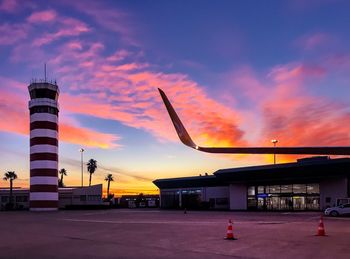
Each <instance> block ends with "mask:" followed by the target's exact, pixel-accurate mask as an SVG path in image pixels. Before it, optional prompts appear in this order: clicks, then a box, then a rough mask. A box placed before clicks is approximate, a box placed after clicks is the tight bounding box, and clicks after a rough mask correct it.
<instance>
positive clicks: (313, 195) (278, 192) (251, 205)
mask: <svg viewBox="0 0 350 259" xmlns="http://www.w3.org/2000/svg"><path fill="white" fill-rule="evenodd" d="M247 206H248V209H250V210H287V211H291V210H319V209H320V191H319V184H317V183H308V184H281V185H258V186H249V187H248V189H247Z"/></svg>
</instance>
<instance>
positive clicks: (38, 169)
mask: <svg viewBox="0 0 350 259" xmlns="http://www.w3.org/2000/svg"><path fill="white" fill-rule="evenodd" d="M28 90H29V94H30V98H31V100H30V101H29V110H30V198H29V199H30V210H32V211H50V210H57V209H58V187H57V185H58V111H59V107H58V95H59V88H58V86H57V84H56V83H53V82H47V81H46V79H45V80H43V81H41V82H36V81H34V82H31V84H30V85H29V86H28Z"/></svg>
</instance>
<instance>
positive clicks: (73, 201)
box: [0, 184, 103, 210]
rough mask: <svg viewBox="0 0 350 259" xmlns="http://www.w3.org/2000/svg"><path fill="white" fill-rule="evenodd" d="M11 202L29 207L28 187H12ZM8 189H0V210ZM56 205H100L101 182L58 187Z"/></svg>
mask: <svg viewBox="0 0 350 259" xmlns="http://www.w3.org/2000/svg"><path fill="white" fill-rule="evenodd" d="M12 195H13V203H14V208H15V209H29V189H22V188H14V189H13V194H12ZM9 198H10V189H7V188H6V189H0V210H4V209H5V207H6V204H7V203H8V202H9ZM58 199H59V200H58V206H59V208H60V209H65V208H69V207H84V206H90V207H91V206H101V205H102V204H103V202H102V184H97V185H92V186H87V187H64V188H58Z"/></svg>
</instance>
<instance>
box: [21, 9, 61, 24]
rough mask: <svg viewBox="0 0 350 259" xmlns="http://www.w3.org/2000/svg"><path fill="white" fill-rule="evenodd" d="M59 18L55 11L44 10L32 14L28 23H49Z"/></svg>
mask: <svg viewBox="0 0 350 259" xmlns="http://www.w3.org/2000/svg"><path fill="white" fill-rule="evenodd" d="M56 18H57V13H56V11H54V10H44V11H38V12H34V13H32V14H31V15H30V16H29V17H28V18H27V21H28V22H30V23H47V22H52V21H55V20H56Z"/></svg>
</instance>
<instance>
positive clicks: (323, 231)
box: [316, 215, 326, 236]
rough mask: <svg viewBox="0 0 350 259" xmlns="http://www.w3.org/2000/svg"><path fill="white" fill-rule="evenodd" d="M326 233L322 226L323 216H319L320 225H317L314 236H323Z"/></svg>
mask: <svg viewBox="0 0 350 259" xmlns="http://www.w3.org/2000/svg"><path fill="white" fill-rule="evenodd" d="M325 235H326V231H325V230H324V225H323V216H322V215H321V217H320V223H319V224H318V229H317V234H316V236H325Z"/></svg>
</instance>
